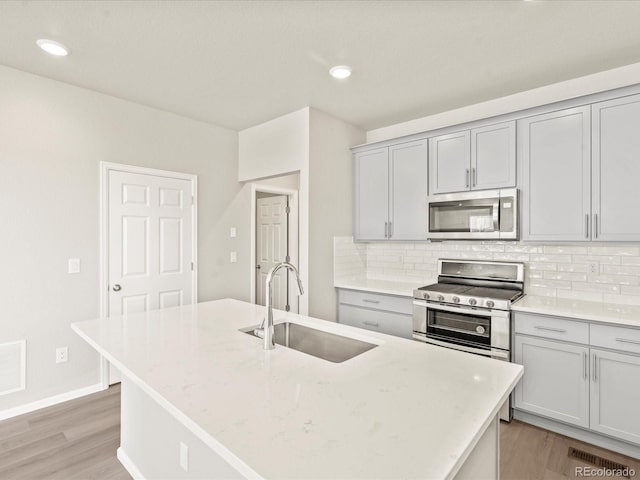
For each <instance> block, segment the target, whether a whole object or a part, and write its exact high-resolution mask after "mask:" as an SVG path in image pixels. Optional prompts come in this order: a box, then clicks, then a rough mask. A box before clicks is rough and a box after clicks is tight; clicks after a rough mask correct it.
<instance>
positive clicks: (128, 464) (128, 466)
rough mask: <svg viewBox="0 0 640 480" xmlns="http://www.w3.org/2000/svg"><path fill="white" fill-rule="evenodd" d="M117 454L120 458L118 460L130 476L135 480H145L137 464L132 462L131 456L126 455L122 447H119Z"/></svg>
mask: <svg viewBox="0 0 640 480" xmlns="http://www.w3.org/2000/svg"><path fill="white" fill-rule="evenodd" d="M116 453H117V456H118V460H120V463H121V464H122V466H123V467H124V468H125V470H127V472H129V475H131V476H132V477H133V478H134V479H135V480H144V475H142V473H141V472H140V470H138V467H136V464H135V463H133V462H132V461H131V459H130V458H129V455H127V454H126V453H125V451H124V450H123V449H122V447H119V448H118V450H117V451H116Z"/></svg>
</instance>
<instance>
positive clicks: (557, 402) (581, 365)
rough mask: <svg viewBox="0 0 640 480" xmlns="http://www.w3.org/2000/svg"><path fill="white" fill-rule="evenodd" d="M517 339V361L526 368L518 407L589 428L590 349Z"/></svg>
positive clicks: (551, 342) (521, 383)
mask: <svg viewBox="0 0 640 480" xmlns="http://www.w3.org/2000/svg"><path fill="white" fill-rule="evenodd" d="M515 340H516V341H515V343H516V345H515V362H516V363H519V364H520V365H523V366H524V376H523V377H522V379H521V380H520V382H519V383H518V385H517V386H516V400H515V407H516V408H518V409H520V410H526V411H528V412H532V413H537V414H539V415H544V416H545V417H549V418H554V419H556V420H561V421H563V422H566V423H571V424H573V425H579V426H581V427H588V426H589V378H588V377H589V363H588V355H589V350H588V348H586V347H581V346H579V345H573V344H568V343H561V342H554V341H552V340H544V339H541V338H534V337H527V336H523V335H516V336H515Z"/></svg>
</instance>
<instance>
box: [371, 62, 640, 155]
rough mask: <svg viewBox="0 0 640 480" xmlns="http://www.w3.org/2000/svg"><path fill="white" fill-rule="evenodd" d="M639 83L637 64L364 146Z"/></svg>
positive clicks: (391, 132) (409, 127)
mask: <svg viewBox="0 0 640 480" xmlns="http://www.w3.org/2000/svg"><path fill="white" fill-rule="evenodd" d="M637 83H640V63H634V64H632V65H626V66H624V67H620V68H614V69H612V70H607V71H604V72H599V73H595V74H592V75H587V76H584V77H580V78H575V79H572V80H567V81H565V82H559V83H555V84H552V85H547V86H544V87H540V88H535V89H533V90H527V91H525V92H520V93H516V94H513V95H509V96H506V97H502V98H497V99H494V100H489V101H487V102H483V103H477V104H474V105H469V106H466V107H462V108H458V109H455V110H450V111H448V112H443V113H438V114H435V115H430V116H428V117H422V118H417V119H415V120H410V121H408V122H403V123H397V124H395V125H389V126H387V127H383V128H378V129H375V130H370V131H368V132H367V139H366V142H367V143H373V142H378V141H382V140H389V139H393V138H396V137H402V136H405V135H411V134H414V133H420V132H427V131H429V130H435V129H438V128H443V127H448V126H453V125H458V124H461V123H465V122H471V121H474V120H481V119H483V118H489V117H494V116H496V115H502V114H505V113H511V112H517V111H519V110H525V109H527V108H532V107H536V106H539V105H546V104H550V103H554V102H559V101H562V100H568V99H571V98H577V97H582V96H584V95H590V94H593V93H598V92H604V91H606V90H613V89H614V88H620V87H625V86H629V85H635V84H637Z"/></svg>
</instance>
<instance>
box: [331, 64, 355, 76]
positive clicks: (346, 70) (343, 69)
mask: <svg viewBox="0 0 640 480" xmlns="http://www.w3.org/2000/svg"><path fill="white" fill-rule="evenodd" d="M329 73H330V74H331V76H332V77H333V78H347V77H348V76H350V75H351V67H349V66H348V65H336V66H335V67H331V70H329Z"/></svg>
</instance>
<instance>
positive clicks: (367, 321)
mask: <svg viewBox="0 0 640 480" xmlns="http://www.w3.org/2000/svg"><path fill="white" fill-rule="evenodd" d="M362 323H364V324H365V325H369V326H370V327H379V326H380V324H379V323H378V322H371V321H369V320H363V321H362Z"/></svg>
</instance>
